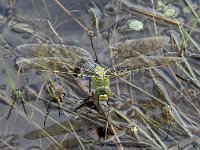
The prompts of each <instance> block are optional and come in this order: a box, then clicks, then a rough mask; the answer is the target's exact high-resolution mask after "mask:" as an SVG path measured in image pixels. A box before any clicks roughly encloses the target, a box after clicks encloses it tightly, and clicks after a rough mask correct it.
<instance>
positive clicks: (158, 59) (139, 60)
mask: <svg viewBox="0 0 200 150" xmlns="http://www.w3.org/2000/svg"><path fill="white" fill-rule="evenodd" d="M182 61H183V59H182V58H181V57H164V56H139V57H136V58H132V59H129V60H124V62H123V63H121V64H117V65H114V66H113V67H114V68H115V69H116V70H125V71H131V70H135V69H139V68H150V67H161V66H167V65H174V64H175V63H177V62H182Z"/></svg>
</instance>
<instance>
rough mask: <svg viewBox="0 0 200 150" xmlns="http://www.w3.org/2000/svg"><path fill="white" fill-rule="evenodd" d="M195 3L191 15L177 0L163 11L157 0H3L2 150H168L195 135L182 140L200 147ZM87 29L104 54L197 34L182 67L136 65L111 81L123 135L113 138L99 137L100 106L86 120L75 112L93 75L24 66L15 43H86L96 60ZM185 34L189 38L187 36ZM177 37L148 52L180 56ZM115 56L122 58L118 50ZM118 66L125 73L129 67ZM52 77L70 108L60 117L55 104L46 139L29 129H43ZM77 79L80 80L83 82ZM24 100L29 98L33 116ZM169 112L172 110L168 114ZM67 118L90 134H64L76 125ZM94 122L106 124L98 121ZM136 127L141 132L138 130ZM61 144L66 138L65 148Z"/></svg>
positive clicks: (169, 0)
mask: <svg viewBox="0 0 200 150" xmlns="http://www.w3.org/2000/svg"><path fill="white" fill-rule="evenodd" d="M190 4H191V6H192V7H193V8H194V11H195V12H196V14H195V13H194V12H192V11H190V12H187V13H185V11H184V9H185V7H188V6H187V2H182V1H177V0H176V1H173V0H166V1H164V6H165V7H164V6H163V7H164V8H162V10H161V12H158V11H155V10H154V9H158V8H157V7H158V6H157V1H154V4H152V3H150V2H148V3H147V2H146V1H138V3H133V2H131V1H127V0H125V1H119V0H112V1H108V0H101V1H98V0H94V1H81V0H73V1H70V0H68V1H64V0H62V1H57V0H48V1H47V0H37V1H27V0H15V1H12V0H2V1H0V33H1V36H0V63H1V64H0V95H1V97H0V114H1V115H0V149H5V150H7V149H25V150H31V149H38V150H39V149H56V148H55V145H54V144H57V147H62V146H63V149H64V148H66V149H83V147H85V148H86V149H122V147H123V148H124V149H133V148H135V149H155V148H157V149H164V148H167V147H168V148H171V147H172V148H173V146H175V147H174V148H175V149H177V146H176V145H177V143H180V144H181V142H182V141H181V140H182V139H184V138H185V137H188V139H189V141H188V144H186V143H187V142H185V143H184V144H185V145H184V144H182V145H179V146H180V147H182V148H186V149H192V148H194V146H193V145H192V142H193V143H195V142H196V146H197V145H198V142H199V140H198V138H199V136H200V135H199V130H200V126H199V124H200V122H199V120H200V115H199V103H200V99H199V95H200V94H199V89H200V84H199V80H200V71H199V70H200V68H199V60H200V59H199V56H200V55H199V44H198V43H199V35H200V34H199V32H200V30H199V23H195V21H196V20H195V19H196V16H195V15H198V14H199V12H200V5H199V1H198V0H196V1H192V2H191V1H190ZM167 8H174V9H175V10H176V14H175V15H174V16H173V17H172V18H167V17H165V16H163V15H162V14H163V13H164V12H165V11H166V9H167ZM70 15H73V17H72V16H70ZM152 16H154V17H152ZM158 16H159V17H158ZM131 19H138V20H140V21H141V22H142V23H143V24H144V29H142V30H140V31H133V30H130V29H128V27H127V26H128V21H129V20H131ZM176 19H178V20H181V21H183V22H182V28H180V27H178V23H177V20H176ZM195 24H196V26H194V25H195ZM87 29H93V30H94V33H95V34H94V37H93V38H92V41H93V45H94V48H95V50H96V51H97V56H102V55H100V53H101V52H102V51H103V50H105V49H106V48H107V47H109V45H112V44H114V43H117V42H121V43H123V42H124V41H126V40H129V39H137V38H144V37H153V36H170V37H171V39H173V35H172V33H174V36H175V38H176V40H177V42H181V40H182V38H183V34H184V35H185V36H186V35H187V34H186V31H187V33H188V34H189V33H190V32H191V36H190V37H189V40H188V42H187V43H186V48H185V50H186V54H184V57H185V59H186V60H187V62H182V63H181V65H182V68H181V67H180V64H179V65H172V66H170V67H169V66H164V67H159V68H156V67H152V68H149V69H137V70H134V71H131V72H130V73H129V74H125V75H124V76H119V77H113V78H111V79H110V80H111V85H110V87H111V90H112V95H113V97H112V99H113V100H114V103H112V102H111V104H110V108H109V110H110V113H109V115H108V116H109V117H108V119H109V122H110V123H111V124H112V125H113V127H114V129H115V132H116V133H115V134H116V135H113V134H111V135H110V137H109V136H107V137H106V139H102V138H99V135H100V134H97V132H96V130H95V129H97V126H100V125H99V124H101V125H102V124H103V125H105V120H103V119H99V120H98V119H96V120H97V121H96V120H95V119H94V118H95V117H93V116H92V115H93V114H96V115H97V111H95V110H92V109H87V113H84V112H82V113H83V114H84V116H86V117H85V118H90V119H85V120H84V121H81V117H78V115H76V114H75V113H73V112H74V110H73V108H74V107H75V106H77V103H79V102H81V101H82V100H83V99H85V98H86V97H87V94H86V93H85V92H86V91H87V90H88V80H87V77H84V78H83V79H81V78H76V77H75V76H73V75H69V76H64V77H59V76H58V74H55V73H53V72H51V71H41V70H40V71H39V70H38V69H33V68H31V69H27V68H22V69H21V70H19V67H17V65H16V60H17V59H18V58H19V57H20V54H19V53H16V49H15V48H16V47H17V46H19V45H22V44H34V43H37V44H43V43H45V44H66V45H70V46H77V47H81V48H83V49H85V50H86V51H88V52H89V53H90V54H91V55H92V56H93V58H94V59H95V55H94V52H93V49H92V46H91V43H90V42H91V41H90V37H89V36H88V32H87ZM185 39H186V41H187V38H185ZM171 41H172V45H171V43H170V44H168V45H165V46H163V47H162V48H160V49H161V50H158V51H155V52H152V53H150V54H147V55H152V56H155V55H156V56H157V55H162V56H167V55H168V56H169V55H170V56H178V54H179V49H178V47H177V45H176V42H175V41H174V40H171ZM123 46H124V45H123ZM123 46H122V47H123ZM124 47H125V46H124ZM124 53H126V52H124ZM107 56H108V55H107ZM126 57H128V56H126ZM111 58H115V59H117V57H115V55H113V57H112V56H111ZM119 60H120V59H118V60H115V61H119ZM132 62H134V61H132ZM163 63H164V62H163ZM131 65H132V64H131ZM147 66H148V65H147ZM188 66H189V67H188ZM105 67H106V66H105ZM118 67H119V68H118V69H119V70H120V69H121V68H123V67H121V66H118ZM120 67H121V68H120ZM184 68H185V69H184ZM123 69H124V68H123ZM175 74H177V76H176V75H175ZM181 78H182V79H181ZM51 81H53V82H54V83H56V88H61V87H62V92H63V93H64V96H65V97H64V99H66V100H65V105H64V108H65V109H66V111H65V112H63V110H62V108H61V115H60V116H59V110H58V108H57V106H56V105H52V107H51V109H50V113H49V116H50V117H48V118H47V119H46V126H47V127H49V128H47V129H48V131H47V132H49V134H50V135H52V136H50V137H48V138H40V137H43V136H44V135H43V133H41V132H38V131H36V132H33V134H31V133H29V132H31V131H34V130H36V129H40V128H43V127H44V126H43V124H44V118H45V111H46V110H47V107H48V101H49V100H50V99H51V98H52V97H51V93H48V90H47V87H46V84H49V83H50V82H51ZM78 83H81V86H80V85H78ZM16 90H20V91H22V92H23V96H22V97H19V98H17V100H16V103H15V105H14V106H15V107H14V108H13V110H12V112H11V114H10V117H9V118H8V119H7V116H8V113H9V110H10V107H11V106H10V105H11V104H12V102H13V100H14V98H15V97H14V91H16ZM54 90H55V89H54ZM20 98H22V99H23V100H24V101H25V109H26V112H27V116H26V115H25V112H24V108H23V105H22V103H21V101H20ZM9 104H10V105H9ZM167 106H171V107H170V108H168V107H167ZM91 111H92V112H93V113H91ZM167 111H169V112H170V114H171V115H167V113H166V112H167ZM120 115H121V116H120ZM122 116H126V117H127V118H128V119H126V118H123V117H122ZM68 119H70V120H73V121H71V124H72V125H73V127H74V128H75V130H77V134H78V136H80V137H81V138H83V139H81V140H77V139H78V138H77V137H76V135H73V134H69V133H67V134H63V133H64V132H65V130H66V129H65V128H67V129H69V128H71V126H70V124H69V122H66V120H68ZM91 120H93V122H92V121H91ZM94 120H95V121H96V122H98V123H99V124H98V125H96V126H95V125H94V122H95V121H94ZM64 121H65V122H64ZM59 122H64V124H62V123H61V125H63V126H65V128H64V129H63V127H59V125H58V126H57V125H54V124H55V123H59ZM52 124H53V125H52ZM51 125H52V126H51ZM76 125H77V126H76ZM79 127H80V128H79ZM135 127H137V130H135V131H133V130H134V129H136V128H135ZM108 129H111V127H110V126H109V128H108ZM49 130H50V131H49ZM51 131H52V133H51ZM61 133H62V134H61ZM144 133H146V134H144ZM41 134H42V135H41ZM54 134H56V135H55V136H54ZM155 134H156V136H157V137H159V138H157V137H156V136H155ZM24 135H25V137H24ZM149 137H151V138H149ZM31 139H32V140H31ZM84 139H85V140H89V141H84ZM159 140H160V141H159ZM59 141H63V142H62V144H60V146H58V145H59V144H58V142H59ZM80 141H81V142H80ZM80 143H82V145H81V144H80ZM182 143H183V142H182ZM188 145H189V146H188ZM58 149H59V148H58ZM60 149H62V148H60Z"/></svg>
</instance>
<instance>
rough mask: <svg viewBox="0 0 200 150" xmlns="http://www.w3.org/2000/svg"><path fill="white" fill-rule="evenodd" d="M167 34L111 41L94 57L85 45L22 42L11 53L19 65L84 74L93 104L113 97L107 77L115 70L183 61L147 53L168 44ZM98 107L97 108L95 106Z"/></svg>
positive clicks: (113, 74)
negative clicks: (87, 77) (88, 77)
mask: <svg viewBox="0 0 200 150" xmlns="http://www.w3.org/2000/svg"><path fill="white" fill-rule="evenodd" d="M169 41H170V38H169V37H168V36H157V37H147V38H140V39H131V40H126V41H123V42H118V43H116V44H113V45H111V46H109V47H108V48H106V49H105V50H103V51H102V52H101V53H100V54H99V55H98V61H95V60H94V58H93V57H92V55H91V54H90V53H89V52H88V51H87V50H85V49H83V48H81V47H76V46H68V45H61V44H24V45H20V46H17V47H16V49H15V50H14V53H15V54H16V55H17V56H19V57H18V59H17V60H16V64H17V66H18V67H23V68H35V69H39V70H51V71H52V72H57V73H58V74H60V75H63V74H64V75H67V74H71V73H72V74H87V75H89V76H90V79H91V82H92V88H93V98H94V99H97V102H98V103H97V104H95V105H96V108H100V106H101V103H105V102H106V103H107V102H108V101H109V100H110V99H111V98H112V90H111V87H110V77H111V76H117V75H118V71H120V72H122V71H123V72H129V71H132V70H136V69H139V68H149V67H159V66H166V65H173V64H175V63H177V62H180V61H182V59H181V58H180V57H170V56H169V57H167V56H147V55H146V54H148V53H150V52H152V51H155V50H158V49H160V48H162V47H163V46H164V45H165V44H168V43H169ZM98 111H99V110H98Z"/></svg>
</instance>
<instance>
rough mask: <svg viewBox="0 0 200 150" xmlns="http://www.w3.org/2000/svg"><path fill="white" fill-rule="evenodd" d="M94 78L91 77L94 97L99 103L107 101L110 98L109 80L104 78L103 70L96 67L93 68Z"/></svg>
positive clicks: (106, 77)
mask: <svg viewBox="0 0 200 150" xmlns="http://www.w3.org/2000/svg"><path fill="white" fill-rule="evenodd" d="M94 73H95V76H93V77H92V84H93V88H94V96H95V97H96V98H98V99H99V100H100V101H107V100H108V98H109V97H111V94H112V93H111V89H110V79H109V77H108V76H106V72H105V71H104V68H103V67H101V66H96V67H95V68H94Z"/></svg>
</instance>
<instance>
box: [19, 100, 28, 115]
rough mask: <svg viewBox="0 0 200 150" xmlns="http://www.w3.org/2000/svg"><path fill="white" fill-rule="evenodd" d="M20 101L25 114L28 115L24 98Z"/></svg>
mask: <svg viewBox="0 0 200 150" xmlns="http://www.w3.org/2000/svg"><path fill="white" fill-rule="evenodd" d="M20 100H21V103H22V106H23V109H24V112H25V114H26V115H27V112H26V108H25V105H24V100H23V98H20Z"/></svg>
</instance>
